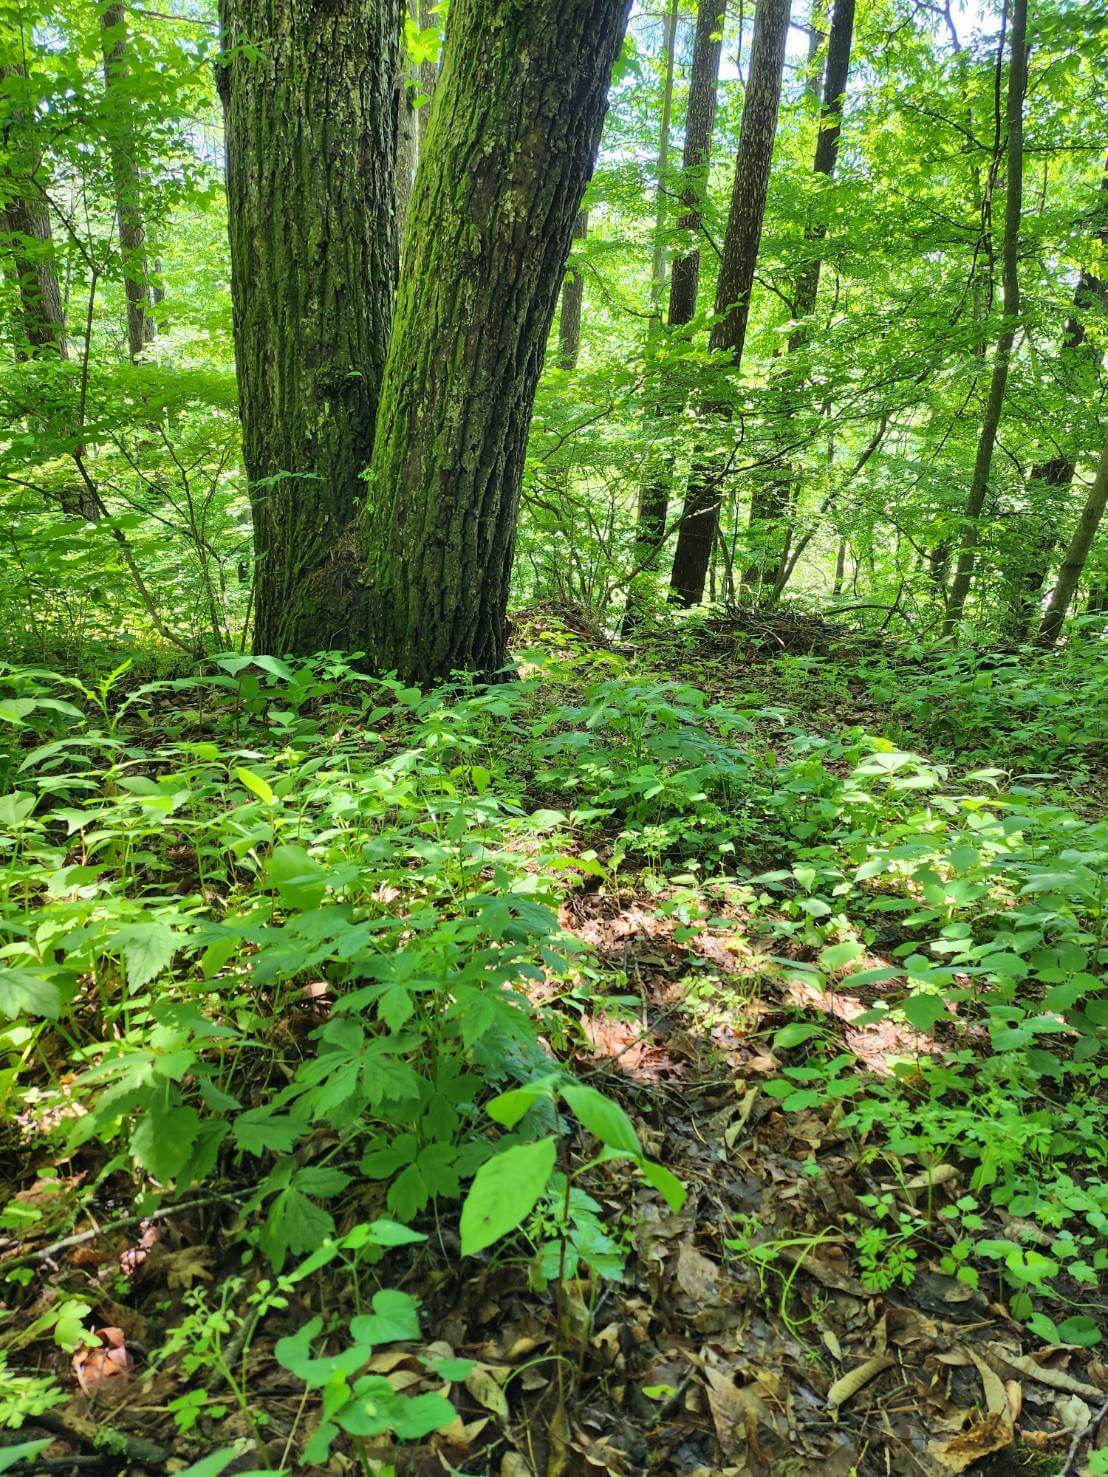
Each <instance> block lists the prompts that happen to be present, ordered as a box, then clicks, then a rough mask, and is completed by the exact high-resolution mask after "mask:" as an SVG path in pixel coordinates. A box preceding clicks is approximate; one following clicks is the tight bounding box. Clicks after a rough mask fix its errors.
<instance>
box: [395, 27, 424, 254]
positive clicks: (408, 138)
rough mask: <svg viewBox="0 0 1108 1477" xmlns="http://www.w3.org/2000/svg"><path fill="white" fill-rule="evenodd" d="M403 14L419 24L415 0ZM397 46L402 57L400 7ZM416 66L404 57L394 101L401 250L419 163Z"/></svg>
mask: <svg viewBox="0 0 1108 1477" xmlns="http://www.w3.org/2000/svg"><path fill="white" fill-rule="evenodd" d="M406 8H407V12H408V14H409V15H410V16H411V18H412V20H413V22H415V24H417V25H418V24H419V5H418V0H409V3H408V5H407V7H406ZM399 46H400V51H401V55H402V56H404V7H402V8H401V18H400V36H399ZM419 72H420V69H419V67H416V66H413V65H412V64H411V63H410V62H409V61H408V60H407V58H406V57H405V58H404V72H403V76H402V78H401V85H400V88H399V92H398V98H397V116H396V173H395V176H394V180H393V192H394V196H395V200H396V246H397V251H398V252H399V251H402V250H403V246H404V232H405V230H406V228H407V224H408V206H409V204H410V202H411V198H412V185H413V183H414V181H415V172H416V166H417V165H418V163H419V135H420V128H419V118H418V110H417V109H416V106H415V92H414V90H413V89H414V88H415V87H417V86H418V84H419Z"/></svg>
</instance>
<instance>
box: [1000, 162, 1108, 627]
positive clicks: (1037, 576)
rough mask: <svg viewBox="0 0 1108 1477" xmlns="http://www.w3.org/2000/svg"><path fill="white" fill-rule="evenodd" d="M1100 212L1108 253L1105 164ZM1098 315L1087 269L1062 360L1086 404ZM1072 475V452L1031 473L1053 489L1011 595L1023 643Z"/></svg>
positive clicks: (1107, 287) (1102, 304) (1107, 293)
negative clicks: (1093, 316) (1092, 316)
mask: <svg viewBox="0 0 1108 1477" xmlns="http://www.w3.org/2000/svg"><path fill="white" fill-rule="evenodd" d="M1100 212H1101V215H1102V219H1103V224H1102V225H1101V227H1100V229H1099V231H1098V232H1097V235H1098V237H1099V239H1100V244H1101V246H1103V247H1108V163H1106V164H1105V168H1104V173H1103V174H1102V176H1101V181H1100ZM1098 309H1099V310H1100V311H1105V310H1108V283H1105V282H1104V281H1103V280H1102V279H1101V278H1099V277H1096V276H1095V275H1094V274H1093V273H1092V272H1090V271H1088V270H1087V269H1086V270H1085V271H1083V272H1082V273H1081V275H1080V277H1079V278H1078V279H1077V287H1076V288H1075V290H1074V294H1073V308H1072V311H1071V312H1070V316H1069V318H1068V319H1067V321H1066V328H1065V332H1064V333H1063V335H1062V352H1061V355H1060V367H1061V370H1062V378H1063V380H1064V382H1065V383H1066V386H1067V389H1068V391H1069V393H1070V394H1071V395H1073V396H1074V397H1075V398H1081V399H1083V400H1084V399H1086V398H1087V397H1088V395H1089V394H1090V393H1091V392H1092V391H1093V388H1094V387H1093V385H1092V384H1091V383H1090V381H1091V380H1092V379H1094V378H1095V374H1096V370H1097V367H1098V365H1099V363H1100V358H1101V351H1100V347H1099V345H1098V344H1097V343H1096V342H1095V341H1091V340H1090V339H1089V337H1088V334H1087V331H1086V319H1087V317H1088V315H1089V313H1090V312H1094V313H1095V312H1096V311H1097V310H1098ZM1073 474H1074V461H1073V457H1072V456H1071V455H1070V454H1069V453H1068V452H1061V453H1059V455H1057V456H1053V457H1051V458H1050V460H1049V461H1045V462H1040V463H1039V464H1038V465H1037V466H1035V467H1032V469H1031V477H1030V483H1031V486H1032V488H1034V487H1035V486H1036V485H1037V486H1039V487H1041V488H1048V489H1049V492H1048V493H1047V495H1046V496H1047V500H1048V507H1047V510H1046V517H1045V519H1044V520H1043V523H1042V525H1041V526H1038V527H1034V526H1033V528H1032V530H1031V531H1029V534H1028V539H1027V543H1028V545H1029V548H1028V555H1029V562H1028V564H1027V566H1026V568H1025V569H1023V570H1022V571H1021V572H1020V574H1019V575H1018V576H1017V579H1016V582H1015V588H1014V590H1013V597H1012V607H1011V619H1010V622H1009V624H1010V626H1011V628H1012V630H1013V632H1014V633H1015V634H1016V635H1018V636H1019V637H1023V636H1025V635H1027V634H1028V627H1029V626H1033V625H1034V624H1035V623H1037V620H1036V618H1037V612H1036V610H1035V606H1036V604H1037V601H1038V596H1039V593H1040V591H1041V590H1042V588H1043V586H1044V585H1045V584H1046V577H1047V571H1048V570H1049V568H1050V561H1051V555H1052V554H1053V553H1054V549H1055V546H1056V544H1057V541H1058V529H1057V523H1058V518H1059V516H1060V514H1061V511H1062V508H1061V504H1062V503H1063V502H1064V500H1065V495H1066V493H1067V492H1068V490H1069V488H1070V486H1071V484H1072V482H1073Z"/></svg>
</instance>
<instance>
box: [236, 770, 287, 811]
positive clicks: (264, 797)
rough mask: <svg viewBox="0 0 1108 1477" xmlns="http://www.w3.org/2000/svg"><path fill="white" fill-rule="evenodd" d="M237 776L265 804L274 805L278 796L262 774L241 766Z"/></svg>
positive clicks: (241, 783) (240, 782)
mask: <svg viewBox="0 0 1108 1477" xmlns="http://www.w3.org/2000/svg"><path fill="white" fill-rule="evenodd" d="M235 778H236V779H237V780H238V782H239V784H240V785H243V786H244V787H245V788H246V789H247V790H249V791H250V793H251V794H252V795H257V797H258V799H259V800H261V801H262V802H263V804H265V805H272V804H273V802H274V801H275V800H276V798H277V797H276V795H274V793H273V791H272V789H271V788H270V786H269V785H268V784H267V783H266V781H265V780H264V779H262V777H261V775H260V774H255V773H254V771H253V770H252V769H243V768H241V767H240V768H238V769H236V770H235Z"/></svg>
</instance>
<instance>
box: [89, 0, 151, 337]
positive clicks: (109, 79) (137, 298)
mask: <svg viewBox="0 0 1108 1477" xmlns="http://www.w3.org/2000/svg"><path fill="white" fill-rule="evenodd" d="M100 39H101V43H102V46H103V52H104V88H105V91H106V94H107V100H108V106H109V111H110V133H109V138H108V153H109V156H110V158H111V165H112V186H113V189H114V190H115V217H116V224H117V227H118V230H119V254H120V259H121V261H122V265H123V292H124V295H125V297H126V299H127V350H128V353H129V354H130V356H131V358H132V359H137V358H138V357H139V355H140V354H141V353H142V351H143V349H144V347H145V346H146V344H147V343H148V342H149V339H150V336H151V335H150V333H149V332H148V324H147V312H146V310H147V293H148V287H147V270H146V227H145V224H144V222H143V214H142V170H141V169H140V167H139V161H138V151H137V147H136V139H135V129H134V124H133V121H132V108H133V106H134V103H133V99H132V97H131V89H130V65H129V63H128V58H127V16H126V12H125V10H124V8H123V5H122V4H121V3H120V0H112V3H110V4H108V5H105V7H104V8H103V10H102V11H101V12H100Z"/></svg>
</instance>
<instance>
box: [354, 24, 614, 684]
mask: <svg viewBox="0 0 1108 1477" xmlns="http://www.w3.org/2000/svg"><path fill="white" fill-rule="evenodd" d="M627 10H628V3H627V0H528V3H526V4H521V3H520V0H454V3H453V4H452V6H451V14H450V29H449V34H448V36H447V41H446V48H445V54H444V57H443V67H442V72H441V75H440V77H439V82H438V90H437V93H436V97H435V107H434V112H433V114H432V117H431V126H430V131H429V135H428V139H427V150H426V153H425V155H424V158H423V161H422V163H421V165H420V169H419V174H418V176H417V179H416V184H415V190H414V193H413V197H412V209H411V217H410V223H409V237H408V246H407V256H406V267H405V272H404V278H403V281H402V282H401V287H400V293H399V298H398V302H397V310H396V320H395V325H394V328H393V333H392V338H391V341H390V344H389V355H388V365H387V368H386V371H385V379H384V384H383V386H382V392H381V406H380V411H379V414H378V418H377V427H376V435H375V439H374V444H373V457H372V461H371V465H370V476H369V491H368V502H367V505H366V509H365V511H364V514H363V516H362V518H361V520H360V524H361V532H362V537H363V540H364V545H363V547H364V551H365V556H366V578H367V583H368V589H369V609H370V620H369V631H368V637H369V645H370V650H371V652H372V654H373V657H374V659H375V661H376V663H377V665H378V666H379V667H381V668H383V669H389V668H396V669H397V670H398V671H399V672H400V673H401V675H402V676H403V677H404V678H406V679H408V680H415V681H420V682H431V681H434V680H435V679H437V678H441V677H444V676H447V675H448V674H449V673H450V672H451V671H453V670H455V669H459V668H464V669H466V670H469V671H475V672H478V673H482V674H491V673H493V672H495V671H496V670H498V669H499V668H500V667H502V665H503V663H504V659H505V653H506V646H507V615H506V612H507V599H508V581H509V577H510V573H511V565H512V553H513V547H514V539H515V522H516V513H517V508H518V503H519V494H520V484H521V480H522V474H523V459H524V453H525V450H526V444H527V429H528V422H529V419H530V413H531V406H532V403H533V400H534V394H535V388H536V384H537V382H538V376H539V372H540V369H541V365H542V357H543V351H544V348H545V344H546V338H547V334H548V332H549V329H550V322H551V319H552V318H553V315H554V308H555V305H556V303H557V298H558V291H559V288H560V286H561V278H562V273H563V271H564V268H565V262H566V257H567V254H568V251H569V245H570V239H571V237H572V233H573V225H574V221H575V219H576V217H577V213H578V210H579V209H580V205H581V197H582V195H583V193H584V189H585V185H586V183H587V181H588V178H589V175H590V173H591V171H592V167H593V162H594V159H595V157H596V148H597V144H598V142H599V138H600V128H601V124H602V122H603V118H604V113H605V111H606V105H607V92H608V83H609V80H610V77H611V69H612V65H613V63H614V61H615V58H616V55H617V53H618V50H619V46H620V42H621V39H622V36H623V31H624V27H625V25H626V18H627Z"/></svg>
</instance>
